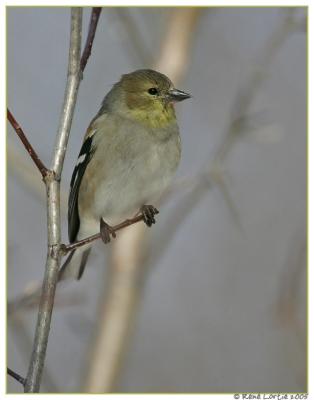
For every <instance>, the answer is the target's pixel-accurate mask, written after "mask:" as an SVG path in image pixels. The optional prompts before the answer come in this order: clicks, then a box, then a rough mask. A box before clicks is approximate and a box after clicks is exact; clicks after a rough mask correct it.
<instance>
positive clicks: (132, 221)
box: [61, 214, 144, 255]
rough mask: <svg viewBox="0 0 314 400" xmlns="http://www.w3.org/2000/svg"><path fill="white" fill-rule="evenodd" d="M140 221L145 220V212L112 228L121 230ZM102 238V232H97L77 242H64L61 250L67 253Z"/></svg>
mask: <svg viewBox="0 0 314 400" xmlns="http://www.w3.org/2000/svg"><path fill="white" fill-rule="evenodd" d="M140 221H144V216H143V214H140V215H138V216H137V217H134V218H132V219H126V220H125V221H123V222H121V223H120V224H118V225H115V226H112V227H111V229H112V232H114V233H115V232H118V231H120V230H121V229H123V228H126V227H128V226H131V225H134V224H137V223H138V222H140ZM100 238H101V235H100V233H96V234H95V235H92V236H89V237H87V238H85V239H82V240H79V241H77V242H74V243H71V244H67V245H65V244H63V245H61V250H62V252H63V253H64V255H65V254H67V253H68V252H69V251H72V250H74V249H76V248H78V247H81V246H84V245H85V244H88V243H91V242H94V241H95V240H98V239H100Z"/></svg>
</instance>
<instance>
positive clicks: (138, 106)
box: [59, 69, 191, 280]
mask: <svg viewBox="0 0 314 400" xmlns="http://www.w3.org/2000/svg"><path fill="white" fill-rule="evenodd" d="M190 97H191V95H190V94H188V93H186V92H184V91H182V90H179V89H176V88H175V87H174V85H173V83H172V82H171V80H170V79H169V78H168V77H167V76H166V75H164V74H162V73H161V72H157V71H155V70H152V69H139V70H136V71H134V72H131V73H128V74H124V75H122V76H121V79H120V80H119V81H118V82H117V83H115V84H114V85H113V86H112V88H111V90H110V91H109V92H108V93H107V95H106V96H105V98H104V100H103V102H102V104H101V107H100V109H99V111H98V113H97V114H96V116H95V117H94V118H93V119H92V121H91V123H90V124H89V126H88V128H87V131H86V134H85V136H84V139H83V144H82V147H81V150H80V153H79V156H78V159H77V163H76V166H75V168H74V170H73V174H72V178H71V183H70V194H69V199H68V236H69V241H70V243H74V242H75V241H78V240H81V239H84V238H86V237H88V236H91V235H93V234H96V233H99V232H100V233H101V238H102V240H103V242H104V243H108V242H109V241H110V239H111V236H112V237H115V232H114V231H113V230H112V228H111V227H112V226H113V225H115V224H117V223H120V222H122V221H123V220H125V219H127V218H130V217H134V215H137V214H138V213H139V212H141V213H142V214H143V220H144V222H145V223H146V225H147V226H149V227H150V226H152V224H154V223H155V215H156V214H158V210H157V208H156V207H155V206H154V205H152V204H156V202H158V200H159V199H160V197H161V195H162V194H163V193H164V191H165V190H166V189H167V187H168V186H169V185H170V183H171V181H172V179H173V176H174V174H175V172H176V170H177V168H178V165H179V161H180V157H181V139H180V133H179V127H178V124H177V119H176V113H175V108H174V104H175V103H176V102H179V101H182V100H185V99H188V98H190ZM90 251H91V244H88V245H84V246H82V247H78V248H76V249H74V250H73V251H71V253H70V254H69V256H68V258H67V259H66V261H65V262H64V264H63V265H62V267H61V268H60V270H59V280H65V279H67V278H70V277H71V278H76V279H80V278H81V277H82V274H83V272H84V269H85V266H86V263H87V259H88V256H89V254H90Z"/></svg>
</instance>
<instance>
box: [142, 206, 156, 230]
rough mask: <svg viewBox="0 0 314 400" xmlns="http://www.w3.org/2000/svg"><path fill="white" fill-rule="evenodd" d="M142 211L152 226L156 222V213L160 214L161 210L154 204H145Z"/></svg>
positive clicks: (144, 217) (146, 220)
mask: <svg viewBox="0 0 314 400" xmlns="http://www.w3.org/2000/svg"><path fill="white" fill-rule="evenodd" d="M141 213H142V215H143V220H144V222H145V224H146V225H147V226H149V227H150V226H152V224H155V223H156V220H155V215H156V214H159V211H158V210H157V208H156V207H154V206H151V205H144V206H142V207H141Z"/></svg>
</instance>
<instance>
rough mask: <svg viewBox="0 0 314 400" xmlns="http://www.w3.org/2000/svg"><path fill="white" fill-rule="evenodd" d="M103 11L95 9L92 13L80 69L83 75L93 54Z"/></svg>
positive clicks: (99, 8)
mask: <svg viewBox="0 0 314 400" xmlns="http://www.w3.org/2000/svg"><path fill="white" fill-rule="evenodd" d="M101 10H102V7H93V9H92V12H91V16H90V21H89V28H88V34H87V38H86V43H85V47H84V50H83V53H82V57H81V62H80V67H81V72H82V73H83V72H84V69H85V67H86V64H87V61H88V59H89V57H90V55H91V53H92V47H93V42H94V38H95V33H96V29H97V25H98V20H99V17H100V13H101Z"/></svg>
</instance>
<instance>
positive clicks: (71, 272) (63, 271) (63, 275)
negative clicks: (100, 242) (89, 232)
mask: <svg viewBox="0 0 314 400" xmlns="http://www.w3.org/2000/svg"><path fill="white" fill-rule="evenodd" d="M91 249H92V248H91V246H89V247H87V248H86V246H84V247H83V248H81V247H79V248H77V249H75V250H72V251H71V253H70V254H69V256H68V258H67V259H66V260H65V262H64V264H63V265H62V267H61V268H60V271H59V281H63V280H65V279H68V278H75V279H81V277H82V275H83V272H84V269H85V266H86V262H87V259H88V256H89V253H90V251H91Z"/></svg>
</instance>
